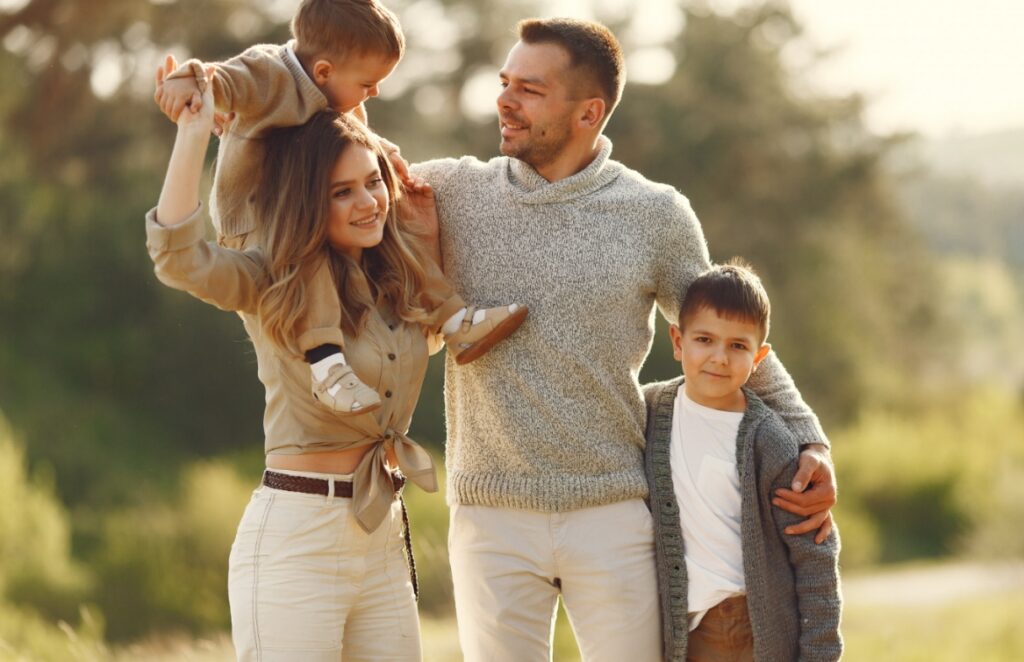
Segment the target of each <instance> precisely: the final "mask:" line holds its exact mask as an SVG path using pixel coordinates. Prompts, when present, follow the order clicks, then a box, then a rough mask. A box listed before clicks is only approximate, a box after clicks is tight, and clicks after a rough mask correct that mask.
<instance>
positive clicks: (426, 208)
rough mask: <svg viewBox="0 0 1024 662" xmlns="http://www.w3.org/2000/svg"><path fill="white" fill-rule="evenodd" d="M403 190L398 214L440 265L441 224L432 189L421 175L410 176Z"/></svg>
mask: <svg viewBox="0 0 1024 662" xmlns="http://www.w3.org/2000/svg"><path fill="white" fill-rule="evenodd" d="M403 190H404V194H403V195H402V197H401V198H399V202H398V216H399V218H401V219H402V221H404V223H405V225H406V226H407V227H408V228H409V229H410V230H412V231H413V232H414V233H415V234H416V235H417V236H418V237H419V238H420V239H421V240H422V241H423V243H424V244H425V245H426V247H427V250H428V252H429V253H430V255H431V257H433V258H434V261H435V262H437V263H438V265H440V264H441V244H440V242H439V241H438V239H439V237H440V233H441V229H440V228H441V226H440V223H439V222H438V219H437V204H436V201H435V200H434V189H433V187H431V186H430V184H428V183H427V181H426V180H425V179H423V178H422V177H415V176H411V177H409V178H408V179H407V180H406V183H405V184H404V185H403Z"/></svg>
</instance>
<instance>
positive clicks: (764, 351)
mask: <svg viewBox="0 0 1024 662" xmlns="http://www.w3.org/2000/svg"><path fill="white" fill-rule="evenodd" d="M770 351H772V346H771V345H769V344H768V343H764V344H763V345H761V348H760V349H758V350H757V354H755V355H754V370H757V366H759V365H760V364H761V361H764V360H765V357H767V356H768V352H770Z"/></svg>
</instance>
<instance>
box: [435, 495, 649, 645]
mask: <svg viewBox="0 0 1024 662" xmlns="http://www.w3.org/2000/svg"><path fill="white" fill-rule="evenodd" d="M450 517H451V523H450V528H449V533H448V536H449V537H448V554H449V559H450V561H451V566H452V579H453V582H454V586H455V612H456V616H457V618H458V625H459V643H460V645H461V646H462V654H463V655H464V656H465V659H466V661H467V662H503V661H508V662H542V661H545V660H549V659H550V658H551V639H552V633H553V625H554V622H553V617H554V613H555V608H556V606H557V599H558V595H559V593H560V594H561V596H562V601H563V602H564V604H565V609H566V612H567V614H568V616H569V621H570V623H571V624H572V628H573V632H574V633H575V635H576V641H577V643H578V645H579V647H580V653H581V654H582V657H583V660H585V661H586V662H605V661H607V662H624V661H628V662H656V661H658V660H661V659H662V656H661V649H662V646H661V625H660V615H659V608H658V587H657V576H656V571H655V560H654V531H653V524H652V520H651V514H650V512H649V511H648V509H647V506H646V505H645V504H644V502H643V501H642V500H640V499H633V500H629V501H621V502H619V503H613V504H610V505H606V506H598V507H594V508H584V509H581V510H574V511H570V512H566V513H541V512H534V511H524V510H512V509H506V508H491V507H487V506H466V505H455V506H453V507H452V510H451V515H450Z"/></svg>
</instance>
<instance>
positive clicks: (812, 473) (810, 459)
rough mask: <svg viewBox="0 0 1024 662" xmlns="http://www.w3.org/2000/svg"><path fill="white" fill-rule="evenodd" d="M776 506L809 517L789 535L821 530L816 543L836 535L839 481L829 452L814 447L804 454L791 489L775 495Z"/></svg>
mask: <svg viewBox="0 0 1024 662" xmlns="http://www.w3.org/2000/svg"><path fill="white" fill-rule="evenodd" d="M772 504H774V505H775V506H778V507H779V508H782V509H783V510H786V511H788V512H791V513H794V514H796V515H802V516H804V517H807V519H806V520H804V521H803V522H801V523H800V524H797V525H794V526H790V527H787V528H786V533H787V534H789V535H801V534H804V533H808V532H810V531H814V530H815V529H817V531H818V533H817V534H816V535H815V536H814V542H816V543H819V544H820V543H822V542H824V541H825V539H826V538H828V535H829V533H831V532H832V506H834V505H836V477H835V471H834V470H833V468H832V459H831V457H830V456H829V454H828V449H827V448H826V447H825V446H824V445H822V444H810V445H809V446H806V447H804V449H803V450H802V451H801V452H800V464H799V467H798V468H797V472H796V475H795V476H793V484H792V485H791V489H788V490H787V489H779V490H776V491H775V496H774V498H773V499H772Z"/></svg>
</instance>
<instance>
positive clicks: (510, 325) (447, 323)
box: [427, 263, 529, 365]
mask: <svg viewBox="0 0 1024 662" xmlns="http://www.w3.org/2000/svg"><path fill="white" fill-rule="evenodd" d="M427 272H428V273H427V277H428V280H427V290H428V291H429V292H430V293H431V294H433V295H434V296H435V297H437V298H438V299H441V300H442V301H443V303H442V304H441V305H440V306H438V307H437V308H436V309H435V310H434V311H433V320H434V322H435V323H436V324H435V331H440V332H441V333H442V334H444V341H445V344H446V345H447V346H448V351H449V352H451V353H452V354H453V355H454V356H455V362H456V363H458V364H459V365H464V364H466V363H469V362H470V361H473V360H475V359H478V358H480V357H481V356H483V355H484V354H486V353H487V351H488V350H490V349H491V348H492V347H494V346H495V345H496V344H498V343H499V342H501V341H502V340H504V339H505V338H507V337H508V336H509V335H510V334H511V333H512V332H513V331H515V330H516V329H518V328H519V325H521V324H522V323H523V320H525V319H526V315H527V314H528V313H529V310H528V309H527V308H526V306H520V305H519V304H516V303H513V304H510V305H507V306H496V307H494V308H476V307H475V306H469V307H467V306H466V303H465V302H464V301H463V300H462V297H460V296H459V295H458V293H456V292H455V290H454V289H453V288H452V285H451V283H450V282H449V281H448V279H447V278H445V277H444V274H442V273H441V270H440V269H438V268H437V266H436V265H434V264H433V263H431V264H429V265H428V267H427Z"/></svg>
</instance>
